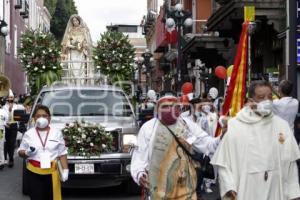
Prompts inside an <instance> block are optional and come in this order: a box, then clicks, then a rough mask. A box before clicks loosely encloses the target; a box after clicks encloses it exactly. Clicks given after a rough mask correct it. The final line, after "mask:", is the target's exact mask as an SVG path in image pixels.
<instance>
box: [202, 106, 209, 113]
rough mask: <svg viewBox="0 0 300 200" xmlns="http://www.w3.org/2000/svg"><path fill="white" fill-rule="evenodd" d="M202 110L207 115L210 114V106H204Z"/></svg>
mask: <svg viewBox="0 0 300 200" xmlns="http://www.w3.org/2000/svg"><path fill="white" fill-rule="evenodd" d="M202 110H203V111H204V112H206V113H209V112H210V106H209V105H204V106H202Z"/></svg>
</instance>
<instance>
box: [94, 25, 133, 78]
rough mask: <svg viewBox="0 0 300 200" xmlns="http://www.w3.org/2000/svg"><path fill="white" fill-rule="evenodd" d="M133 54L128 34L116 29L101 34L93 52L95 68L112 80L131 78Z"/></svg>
mask: <svg viewBox="0 0 300 200" xmlns="http://www.w3.org/2000/svg"><path fill="white" fill-rule="evenodd" d="M134 56H135V49H134V47H133V45H132V44H131V43H130V41H129V39H128V36H125V35H124V34H123V33H121V32H116V31H107V32H105V33H103V34H101V38H100V40H99V41H98V42H97V46H96V47H95V49H94V52H93V60H94V63H95V66H96V70H98V71H100V72H101V73H102V74H105V75H108V76H109V78H110V79H111V80H112V82H116V81H125V80H131V77H132V73H133V71H134Z"/></svg>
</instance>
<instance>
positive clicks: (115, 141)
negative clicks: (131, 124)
mask: <svg viewBox="0 0 300 200" xmlns="http://www.w3.org/2000/svg"><path fill="white" fill-rule="evenodd" d="M110 133H111V135H112V136H113V142H112V152H118V151H119V150H120V138H119V137H120V134H119V132H118V131H110Z"/></svg>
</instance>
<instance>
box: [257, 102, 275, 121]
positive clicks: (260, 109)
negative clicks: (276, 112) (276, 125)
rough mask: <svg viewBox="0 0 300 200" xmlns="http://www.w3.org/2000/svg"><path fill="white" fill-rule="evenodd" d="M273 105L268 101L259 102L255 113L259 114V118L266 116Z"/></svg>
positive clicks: (270, 111)
mask: <svg viewBox="0 0 300 200" xmlns="http://www.w3.org/2000/svg"><path fill="white" fill-rule="evenodd" d="M272 107H273V103H272V101H270V100H265V101H261V102H259V103H258V104H257V107H256V109H255V112H257V113H259V114H260V115H261V116H263V117H264V116H268V115H270V114H271V113H272Z"/></svg>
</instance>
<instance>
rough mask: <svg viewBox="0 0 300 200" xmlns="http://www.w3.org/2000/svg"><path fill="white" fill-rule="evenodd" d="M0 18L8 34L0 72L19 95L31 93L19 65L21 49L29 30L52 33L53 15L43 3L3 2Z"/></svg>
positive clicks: (28, 0) (30, 0) (37, 0)
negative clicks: (26, 32)
mask: <svg viewBox="0 0 300 200" xmlns="http://www.w3.org/2000/svg"><path fill="white" fill-rule="evenodd" d="M0 2H1V3H0V8H1V9H0V10H1V11H0V17H1V20H3V21H5V23H6V24H7V27H8V34H7V36H5V37H1V39H0V43H1V50H0V52H1V53H0V55H1V62H0V73H1V74H4V75H5V76H6V77H7V78H8V79H9V80H10V83H11V88H12V90H13V91H14V93H16V94H23V93H27V92H28V84H27V82H26V75H25V73H24V71H23V69H22V67H21V66H20V62H19V58H18V48H19V47H20V38H21V35H22V34H23V33H24V32H25V31H26V29H28V28H29V29H33V30H40V31H45V32H47V31H49V30H50V19H51V16H50V14H49V12H48V10H47V8H45V7H44V6H43V5H44V1H43V0H1V1H0Z"/></svg>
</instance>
